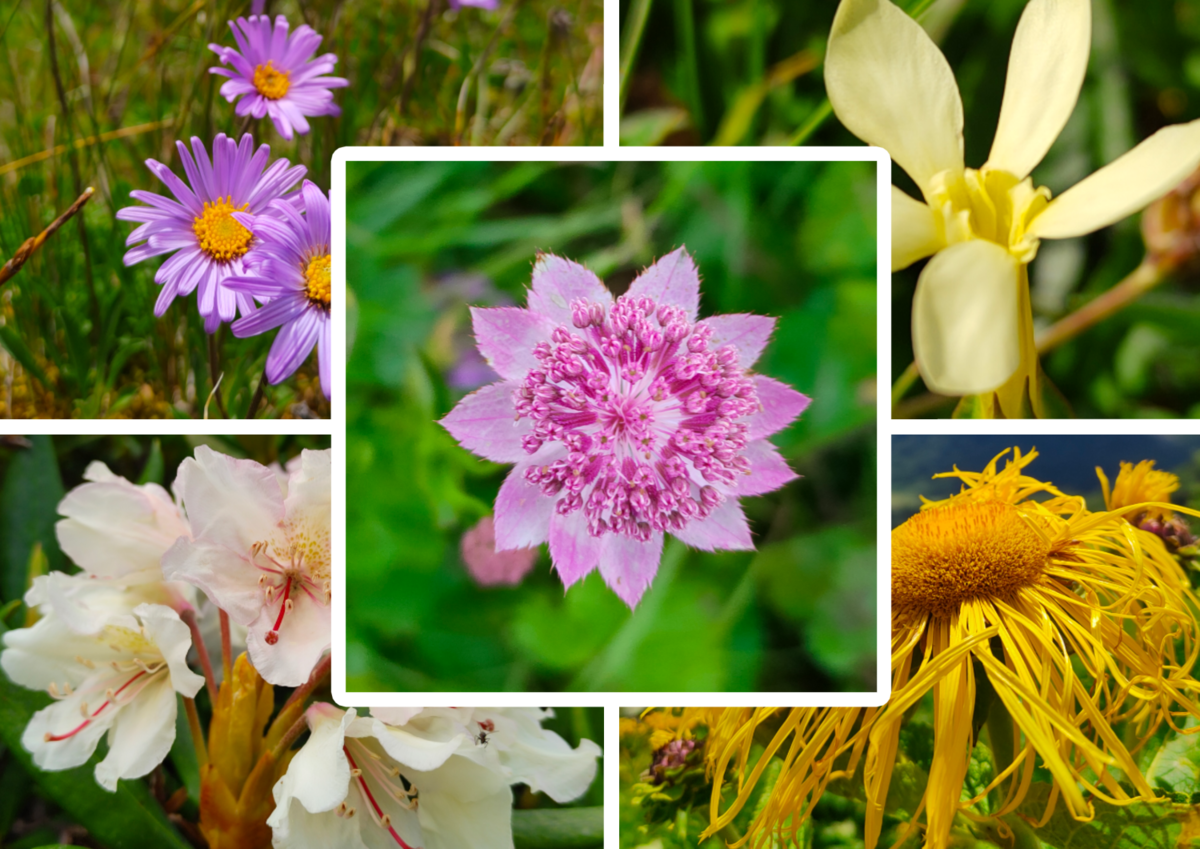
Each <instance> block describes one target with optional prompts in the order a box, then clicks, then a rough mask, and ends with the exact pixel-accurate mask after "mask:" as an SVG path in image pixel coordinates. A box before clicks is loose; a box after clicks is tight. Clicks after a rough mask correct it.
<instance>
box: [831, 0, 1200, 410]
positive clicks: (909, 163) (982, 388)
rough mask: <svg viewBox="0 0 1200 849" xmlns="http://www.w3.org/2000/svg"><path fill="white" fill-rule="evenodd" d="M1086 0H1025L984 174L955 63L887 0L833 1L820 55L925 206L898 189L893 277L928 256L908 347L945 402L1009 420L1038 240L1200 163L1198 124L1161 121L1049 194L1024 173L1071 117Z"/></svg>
mask: <svg viewBox="0 0 1200 849" xmlns="http://www.w3.org/2000/svg"><path fill="white" fill-rule="evenodd" d="M1091 30H1092V25H1091V2H1090V0H1031V2H1030V3H1029V4H1028V5H1027V6H1026V7H1025V11H1024V13H1023V14H1022V16H1021V21H1020V24H1019V25H1018V27H1017V32H1016V36H1015V37H1014V39H1013V45H1012V53H1011V55H1010V57H1009V63H1008V76H1007V79H1006V82H1005V90H1004V100H1003V104H1002V106H1001V110H1000V121H999V125H998V126H997V128H996V136H995V140H994V141H993V143H992V149H991V154H990V155H989V156H988V160H987V162H986V163H985V164H984V165H983V167H982V168H980V169H978V170H976V169H973V168H967V167H966V166H965V165H964V161H963V106H962V99H961V97H960V96H959V92H958V86H957V84H956V83H955V80H954V74H953V72H952V71H951V70H950V65H949V64H948V63H947V62H946V59H945V57H944V56H943V55H942V52H941V51H940V50H939V49H938V48H937V46H936V45H935V44H934V43H933V41H932V40H931V39H930V38H929V36H928V35H926V33H925V31H924V30H923V29H922V28H921V26H920V25H919V24H918V23H917V22H916V21H914V20H913V19H912V18H911V17H909V16H908V15H907V14H905V13H904V12H903V11H901V10H900V9H899V8H897V7H896V6H895V5H893V4H892V3H891V2H889V0H842V3H841V5H840V6H839V7H838V11H837V15H836V17H835V18H834V22H833V29H832V31H831V32H830V36H829V49H828V53H827V54H826V60H825V85H826V89H827V91H828V93H829V100H830V103H831V104H832V106H833V109H834V112H835V113H836V114H837V116H838V118H839V119H840V120H841V122H842V124H844V125H845V126H846V128H847V129H849V130H850V131H851V132H852V133H854V134H855V135H856V136H858V137H859V138H860V139H862V140H863V141H865V142H867V143H868V144H873V145H878V146H879V147H882V148H884V149H886V150H887V152H888V153H889V154H891V157H892V159H894V160H895V161H896V164H898V165H899V166H900V167H901V168H903V169H904V170H905V171H906V172H907V173H908V175H909V176H910V177H912V178H913V181H914V182H915V183H916V184H917V186H918V188H919V189H920V190H921V194H922V196H923V198H924V202H923V203H922V202H921V201H917V200H914V199H913V198H911V197H909V196H908V195H907V194H905V193H904V192H902V191H901V190H900V189H898V188H895V187H893V188H892V270H893V271H897V270H899V269H902V268H905V267H907V266H908V265H911V264H912V263H914V262H916V261H918V260H920V259H924V258H925V257H930V256H932V257H933V259H932V260H930V262H929V264H928V265H926V266H925V268H924V270H923V271H922V272H921V277H920V280H919V282H918V283H917V290H916V295H915V299H914V302H913V324H912V330H913V351H914V354H915V356H916V361H917V366H918V368H919V369H920V372H921V376H922V377H923V378H924V380H925V383H926V385H927V386H928V387H929V388H930V389H932V390H934V391H935V392H940V393H943V394H946V395H975V394H982V393H989V392H992V391H993V390H999V392H998V394H999V400H1000V403H1001V407H1002V408H1004V410H1005V412H1006V414H1008V415H1014V414H1016V413H1017V412H1018V407H1019V402H1020V399H1021V398H1022V396H1023V395H1024V393H1025V392H1028V393H1029V396H1030V398H1031V400H1032V402H1033V404H1034V406H1035V412H1038V408H1040V406H1041V401H1040V393H1039V392H1037V391H1036V381H1037V379H1038V366H1037V349H1036V346H1035V344H1034V338H1033V316H1032V311H1031V307H1030V303H1029V279H1028V275H1027V271H1026V266H1027V264H1028V263H1030V262H1031V261H1032V260H1033V258H1034V256H1035V255H1036V253H1037V249H1038V244H1039V241H1040V240H1041V239H1065V238H1070V237H1073V236H1082V235H1084V234H1087V233H1091V232H1093V231H1095V230H1099V229H1100V228H1102V227H1107V226H1109V225H1110V224H1113V223H1115V222H1117V221H1119V220H1121V219H1122V218H1125V217H1126V216H1128V215H1130V214H1132V213H1134V212H1137V211H1138V210H1140V209H1142V208H1143V207H1145V206H1146V205H1148V204H1149V203H1150V202H1151V201H1153V200H1155V199H1156V198H1158V197H1161V196H1162V195H1164V194H1166V192H1167V191H1169V190H1170V189H1171V188H1173V187H1174V186H1175V185H1176V184H1178V183H1179V182H1180V181H1181V180H1183V178H1184V177H1186V176H1187V175H1188V174H1189V173H1191V172H1192V170H1193V169H1195V168H1196V165H1197V163H1200V121H1193V122H1191V123H1189V124H1180V125H1176V126H1172V127H1167V128H1165V129H1163V130H1160V131H1159V132H1157V133H1155V134H1154V135H1153V136H1151V137H1150V138H1148V139H1146V140H1145V141H1144V142H1142V143H1141V144H1140V145H1138V146H1137V147H1135V148H1134V149H1133V150H1131V151H1129V152H1128V153H1126V154H1125V155H1124V156H1122V157H1120V158H1119V159H1117V160H1116V161H1114V162H1112V163H1111V164H1109V165H1107V166H1105V167H1104V168H1101V169H1100V170H1099V171H1097V172H1096V173H1095V174H1092V175H1091V176H1090V177H1087V178H1085V179H1084V180H1082V181H1081V182H1079V183H1078V184H1077V185H1075V186H1073V187H1072V188H1070V189H1068V190H1067V191H1065V192H1063V194H1062V195H1060V196H1059V197H1057V198H1054V199H1051V196H1050V191H1049V189H1046V188H1044V187H1035V186H1034V185H1033V182H1032V180H1031V179H1030V177H1029V175H1030V172H1031V171H1032V170H1033V169H1034V167H1036V166H1037V164H1038V163H1039V162H1041V160H1042V158H1043V157H1044V156H1045V155H1046V152H1047V151H1048V150H1049V149H1050V146H1051V144H1053V142H1054V140H1055V139H1056V138H1057V137H1058V134H1059V133H1060V132H1061V131H1062V128H1063V127H1064V126H1065V125H1066V123H1067V119H1068V118H1069V117H1070V115H1071V112H1072V111H1073V110H1074V108H1075V103H1076V101H1077V100H1078V98H1079V91H1080V88H1081V86H1082V85H1083V78H1084V74H1085V73H1086V71H1087V63H1088V52H1089V49H1090V42H1091Z"/></svg>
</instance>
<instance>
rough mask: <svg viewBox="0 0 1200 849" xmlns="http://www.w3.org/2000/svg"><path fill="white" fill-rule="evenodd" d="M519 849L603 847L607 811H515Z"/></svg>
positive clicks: (516, 841)
mask: <svg viewBox="0 0 1200 849" xmlns="http://www.w3.org/2000/svg"><path fill="white" fill-rule="evenodd" d="M512 828H513V843H514V844H515V845H516V847H517V849H588V847H593V846H603V845H604V808H603V807H599V808H561V809H546V810H532V811H522V810H516V811H513V820H512Z"/></svg>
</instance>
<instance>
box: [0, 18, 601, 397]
mask: <svg viewBox="0 0 1200 849" xmlns="http://www.w3.org/2000/svg"><path fill="white" fill-rule="evenodd" d="M266 11H267V12H268V13H269V14H271V15H284V16H285V17H286V18H287V20H288V22H289V23H290V25H291V28H292V30H293V31H294V30H295V29H296V28H297V27H298V26H300V25H301V24H305V23H306V24H308V25H309V26H311V27H312V28H313V29H314V30H316V31H317V32H318V33H320V34H321V35H322V36H323V37H324V40H323V41H322V42H321V45H320V47H319V48H318V51H317V53H318V55H320V54H323V53H327V52H331V53H334V54H335V55H336V56H337V57H338V63H337V66H336V68H335V70H334V73H333V75H334V76H339V77H344V78H346V79H348V80H349V81H350V87H349V88H346V89H335V90H334V102H336V103H337V104H339V105H340V106H341V108H342V115H341V116H340V117H336V118H333V117H328V116H321V117H314V118H312V119H311V121H310V123H311V126H312V130H311V132H310V133H308V134H307V135H297V136H296V137H295V139H294V140H293V141H284V140H283V139H282V138H281V137H280V136H279V134H278V133H277V132H276V130H275V127H274V125H273V123H272V122H271V120H270V119H269V118H264V119H262V120H250V119H243V118H239V117H237V116H236V115H235V114H234V108H235V107H234V104H230V103H228V102H227V101H226V100H225V99H224V98H223V97H221V96H220V95H219V94H218V90H219V89H220V87H221V84H222V82H223V81H224V79H225V78H224V77H220V76H215V75H213V74H210V73H209V68H211V67H214V66H219V64H220V63H219V62H218V60H217V57H216V55H215V54H214V53H213V52H212V51H211V50H209V48H208V45H209V44H210V43H214V42H215V43H218V44H222V45H232V44H234V40H233V36H232V34H231V33H230V31H229V27H228V22H229V21H230V20H231V19H233V18H236V17H237V16H239V15H249V14H250V0H161V2H160V1H159V0H156V2H153V3H145V2H136V0H119V1H118V0H111V2H93V0H54V2H53V3H50V2H47V0H3V2H0V265H2V264H3V263H4V262H5V261H6V260H7V259H8V258H9V257H11V256H12V255H13V254H14V253H15V252H16V251H17V249H18V248H19V247H20V245H21V244H22V242H24V241H25V239H27V238H29V237H32V236H35V235H37V234H38V233H40V232H41V231H42V229H43V228H45V227H46V226H47V225H48V224H49V223H50V222H51V221H53V220H54V219H55V217H56V216H58V215H59V214H60V213H61V212H63V211H64V210H65V209H66V208H67V207H68V206H70V204H71V203H72V201H74V200H75V199H76V198H77V197H78V196H79V195H80V194H81V193H82V192H83V190H84V188H85V187H87V186H94V187H95V189H96V194H95V195H94V196H93V198H92V199H91V201H90V202H89V203H88V204H87V205H86V206H85V207H84V209H83V212H82V213H81V214H80V215H78V216H76V218H75V219H74V220H72V221H68V222H67V223H66V225H65V226H64V227H63V228H62V229H61V230H59V231H58V232H57V233H56V234H55V235H53V236H52V237H50V239H49V240H48V241H47V242H46V243H45V244H44V245H43V246H42V247H41V248H40V249H39V250H38V251H37V253H36V254H34V256H33V258H32V259H31V260H30V261H29V262H28V264H27V265H26V266H25V267H24V268H23V269H22V270H21V271H20V272H19V273H18V274H17V276H16V277H14V278H13V279H12V280H11V281H9V282H8V283H6V284H3V285H2V286H0V417H5V418H70V417H80V418H101V417H102V418H118V417H120V418H126V417H137V418H173V417H174V418H200V417H202V416H204V415H205V414H206V413H207V415H208V416H209V417H211V418H217V417H218V416H220V417H224V412H226V411H227V412H228V413H229V414H230V415H233V416H238V417H240V416H244V415H245V414H246V412H247V409H248V408H249V406H250V399H251V398H252V396H253V393H254V390H255V387H256V385H257V380H258V377H259V375H260V374H261V373H262V370H263V364H264V362H265V360H266V356H267V351H268V349H269V348H270V344H271V340H272V339H273V338H274V336H275V332H274V331H272V332H269V333H266V334H264V335H262V336H258V337H254V338H250V339H235V338H234V337H233V336H232V334H231V333H230V331H229V329H228V327H225V328H222V330H221V331H220V332H219V333H218V335H217V337H216V342H217V345H216V347H217V353H218V367H217V369H216V370H215V371H216V372H217V374H220V373H222V372H223V373H224V377H223V379H222V380H221V384H220V391H219V393H218V396H217V399H216V400H214V402H213V403H212V404H210V405H209V408H208V409H207V411H206V410H205V402H206V400H207V399H208V396H209V393H210V391H211V390H212V386H213V383H214V382H215V379H216V376H215V375H210V365H209V351H208V337H207V335H206V334H205V333H204V330H203V323H202V321H201V319H200V317H199V315H198V314H197V312H196V306H195V296H194V295H193V296H191V297H188V298H180V299H178V300H177V301H176V303H175V304H173V305H172V306H171V308H170V309H169V310H168V311H167V314H166V315H165V316H164V317H163V318H162V319H157V318H155V317H154V313H153V309H154V302H155V299H156V298H157V297H158V293H159V287H158V286H157V285H156V284H155V283H154V282H153V281H154V274H155V272H156V271H157V270H158V268H159V266H161V265H162V263H163V262H164V260H165V258H152V259H149V260H146V261H144V262H142V263H139V264H138V265H136V266H134V267H132V268H126V267H125V265H124V263H123V262H122V257H123V256H124V254H125V251H126V248H125V239H126V237H127V236H128V235H129V234H130V233H131V232H133V229H134V227H135V226H136V225H135V224H132V223H129V222H122V221H117V220H116V217H115V216H116V212H117V210H119V209H121V208H122V207H126V206H130V205H133V203H132V202H131V201H130V198H129V192H130V190H132V189H142V190H147V191H151V192H154V193H157V194H163V193H166V188H165V187H164V186H163V185H162V184H161V183H160V182H159V181H158V179H157V178H155V177H154V176H153V175H152V174H151V173H150V171H149V170H148V169H147V168H146V166H145V165H144V161H145V160H146V159H148V158H154V159H157V160H159V161H160V162H163V163H164V164H166V165H167V166H168V167H170V168H172V169H173V170H174V171H175V172H176V173H177V174H182V173H183V169H182V166H181V164H180V161H179V155H178V153H177V152H176V150H175V140H176V139H183V140H185V141H186V140H187V139H190V138H191V137H192V136H193V135H195V136H199V137H200V138H201V139H203V141H204V143H205V146H206V147H207V148H208V149H209V150H210V151H211V148H212V144H211V143H212V139H213V137H214V136H215V135H216V134H217V133H221V132H224V133H226V134H227V135H230V136H234V137H237V138H240V137H241V135H242V133H243V132H247V131H248V132H250V133H251V134H253V136H254V138H255V141H256V142H258V143H262V142H265V143H267V144H269V145H270V146H271V155H272V159H275V158H277V157H285V158H287V159H289V160H291V161H292V162H293V163H301V164H304V165H306V166H307V167H308V177H309V179H311V180H313V181H314V182H315V183H316V184H317V185H319V186H320V187H321V188H322V189H325V190H328V188H329V163H330V157H331V156H332V154H333V151H334V150H335V149H337V148H338V147H342V146H345V145H368V144H370V145H379V144H384V145H391V144H439V145H441V144H489V145H491V144H593V143H594V144H598V143H600V136H601V129H600V128H601V125H602V123H603V117H602V112H603V110H602V107H601V79H602V70H603V61H602V58H603V38H602V29H603V3H602V2H601V0H576V2H573V3H571V4H569V11H568V10H564V9H563V7H562V5H560V4H558V3H557V2H555V0H504V2H503V3H502V4H501V6H500V8H499V9H498V10H496V11H486V10H481V9H474V8H464V9H462V10H460V11H453V10H451V9H449V5H448V3H447V2H446V0H432V2H430V0H320V2H317V0H268V2H267V4H266ZM427 13H428V22H427V25H426V26H425V27H424V30H423V32H424V35H423V37H421V38H420V40H419V44H418V34H419V33H421V32H422V22H423V21H425V20H426V15H427ZM48 16H49V20H50V22H51V25H50V26H48V25H47V20H48ZM51 36H53V44H52V43H51ZM476 64H478V65H479V69H478V71H477V72H475V71H473V69H474V67H475V65H476ZM60 86H61V88H60ZM265 400H266V403H265V405H264V406H263V407H261V408H260V409H259V411H258V416H259V417H260V418H262V417H287V418H312V417H321V418H324V417H328V415H329V405H328V402H327V401H326V399H325V397H324V395H323V394H322V393H321V391H320V388H319V387H318V385H317V361H316V356H315V354H314V355H313V356H312V357H310V358H309V361H308V363H306V364H305V365H304V366H303V367H302V368H301V370H300V371H299V372H298V373H297V376H296V377H294V378H290V379H288V380H286V381H284V382H283V383H281V384H279V385H278V386H274V387H268V389H267V393H266V399H265ZM222 405H223V406H222Z"/></svg>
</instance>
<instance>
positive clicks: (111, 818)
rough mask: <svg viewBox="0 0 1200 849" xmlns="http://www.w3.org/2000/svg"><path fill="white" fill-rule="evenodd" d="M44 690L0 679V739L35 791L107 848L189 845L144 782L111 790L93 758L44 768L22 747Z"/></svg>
mask: <svg viewBox="0 0 1200 849" xmlns="http://www.w3.org/2000/svg"><path fill="white" fill-rule="evenodd" d="M49 702H50V699H49V697H48V696H46V695H45V694H44V693H37V692H33V691H30V690H26V689H24V688H22V687H18V686H17V685H15V684H13V683H12V682H10V681H8V679H6V678H3V677H0V737H2V738H3V741H4V743H5V745H7V746H8V749H9V752H10V753H11V754H12V756H13V757H15V758H16V759H17V760H18V761H19V762H20V764H21V766H23V767H24V768H25V771H26V772H28V773H29V775H30V777H31V778H32V779H33V780H34V782H35V783H36V784H37V786H38V789H39V790H41V792H42V793H43V794H44V795H45V796H47V797H48V798H50V799H52V800H53V801H54V802H55V803H56V804H58V805H59V806H60V807H61V808H62V809H63V810H64V811H65V812H66V813H67V815H68V816H69V817H70V818H71V819H73V820H74V821H75V822H77V823H79V824H80V825H81V826H83V827H84V828H86V829H87V830H88V832H89V833H90V834H91V836H92V837H93V838H95V840H96V842H98V843H100V844H102V845H103V846H105V847H106V849H126V847H128V849H191V847H190V844H188V843H187V842H186V841H185V840H184V839H183V838H182V837H180V836H179V833H178V832H177V831H175V827H174V826H172V825H171V823H170V821H169V820H168V819H167V816H166V814H165V813H163V810H162V806H161V805H159V804H158V802H157V801H155V799H154V797H153V796H151V795H150V791H149V790H147V789H146V785H145V783H144V782H142V781H122V782H121V783H120V784H119V785H118V786H117V791H116V792H115V793H109V792H108V791H107V790H105V789H104V788H103V787H101V786H100V785H99V784H97V783H96V779H95V777H94V775H93V769H94V763H93V762H94V761H95V760H96V758H95V757H93V758H92V761H91V762H89V763H87V764H84V765H83V766H80V767H76V768H75V769H68V770H62V771H60V772H43V771H42V770H40V769H38V768H37V767H35V766H34V765H33V758H32V757H31V756H30V754H29V752H28V751H27V750H26V749H25V747H24V746H22V745H21V734H22V732H23V731H24V730H25V726H26V725H28V724H29V719H30V717H32V716H33V714H34V712H35V711H37V710H39V709H41V708H43V707H45V706H46V705H47V704H49Z"/></svg>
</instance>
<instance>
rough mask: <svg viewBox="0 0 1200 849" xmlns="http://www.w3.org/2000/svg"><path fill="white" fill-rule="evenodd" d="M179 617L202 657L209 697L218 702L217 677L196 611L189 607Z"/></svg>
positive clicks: (201, 666)
mask: <svg viewBox="0 0 1200 849" xmlns="http://www.w3.org/2000/svg"><path fill="white" fill-rule="evenodd" d="M179 618H180V619H182V620H183V621H184V624H186V625H187V626H188V629H189V630H191V632H192V645H193V646H194V647H195V648H196V655H197V657H199V658H200V668H201V669H203V670H204V683H205V685H206V686H207V687H208V697H209V698H210V699H212V703H213V704H214V705H215V704H216V703H217V679H216V676H215V675H213V667H212V660H211V659H210V658H209V656H208V646H206V645H204V636H203V635H202V634H201V633H200V623H198V622H197V621H196V611H195V610H192V609H190V608H189V609H188V610H185V611H183V612H182V613H180V614H179ZM225 677H226V679H227V680H228V678H229V668H228V667H226V669H225Z"/></svg>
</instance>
